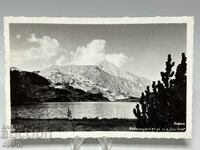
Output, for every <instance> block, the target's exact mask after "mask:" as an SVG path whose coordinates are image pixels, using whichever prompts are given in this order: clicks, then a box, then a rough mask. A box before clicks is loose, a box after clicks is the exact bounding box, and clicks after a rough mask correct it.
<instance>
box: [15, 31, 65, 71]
mask: <svg viewBox="0 0 200 150" xmlns="http://www.w3.org/2000/svg"><path fill="white" fill-rule="evenodd" d="M27 42H28V43H29V44H31V45H32V46H31V47H30V48H28V49H23V50H17V51H13V52H12V58H13V59H12V62H13V64H17V65H18V64H24V63H29V64H30V65H31V64H35V65H38V67H40V66H43V67H46V66H47V65H50V64H51V63H53V62H52V59H53V58H54V57H56V56H57V55H59V54H60V53H62V51H66V50H65V49H64V48H62V47H61V46H60V44H59V42H58V41H57V40H56V39H55V38H51V37H49V36H42V37H37V36H36V35H35V34H31V35H30V37H29V38H27ZM38 63H40V64H38Z"/></svg>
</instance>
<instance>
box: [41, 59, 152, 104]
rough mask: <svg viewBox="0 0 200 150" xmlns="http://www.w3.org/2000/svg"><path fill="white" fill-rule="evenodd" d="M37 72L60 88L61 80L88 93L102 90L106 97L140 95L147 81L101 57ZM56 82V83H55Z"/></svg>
mask: <svg viewBox="0 0 200 150" xmlns="http://www.w3.org/2000/svg"><path fill="white" fill-rule="evenodd" d="M38 74H39V75H40V76H43V77H45V78H46V79H48V80H50V81H51V82H52V86H54V87H55V88H60V89H62V88H63V86H62V85H64V84H65V83H68V84H69V85H70V86H72V87H74V88H76V89H81V90H83V91H85V92H90V93H102V94H103V96H104V97H107V98H108V99H109V100H110V101H116V100H119V99H126V98H128V97H140V94H141V92H142V91H144V89H146V86H147V85H149V84H150V81H149V80H147V79H145V78H142V77H138V76H136V75H133V74H131V73H128V72H125V71H122V70H120V69H119V68H118V67H116V66H115V65H114V64H112V63H110V62H108V61H103V62H101V63H100V64H99V65H85V66H81V65H62V66H52V67H49V68H46V69H44V70H41V71H40V72H39V73H38ZM57 84H59V86H58V85H57Z"/></svg>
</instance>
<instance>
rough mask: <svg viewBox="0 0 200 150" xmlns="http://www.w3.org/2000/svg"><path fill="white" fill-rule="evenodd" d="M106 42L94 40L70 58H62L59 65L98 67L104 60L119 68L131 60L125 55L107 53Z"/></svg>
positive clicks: (72, 53)
mask: <svg viewBox="0 0 200 150" xmlns="http://www.w3.org/2000/svg"><path fill="white" fill-rule="evenodd" d="M105 47H106V41H105V40H102V39H94V40H92V41H91V42H89V43H88V44H87V45H86V46H81V47H77V49H76V50H75V52H74V51H71V52H70V61H69V58H65V56H61V57H60V58H59V59H58V60H57V62H58V63H59V64H73V65H97V64H99V63H100V62H102V61H103V60H107V61H110V62H112V63H113V64H115V65H116V66H118V67H121V66H122V65H123V64H124V63H125V62H126V61H127V60H128V59H129V58H128V57H127V56H126V55H125V54H124V53H111V54H109V53H106V50H105Z"/></svg>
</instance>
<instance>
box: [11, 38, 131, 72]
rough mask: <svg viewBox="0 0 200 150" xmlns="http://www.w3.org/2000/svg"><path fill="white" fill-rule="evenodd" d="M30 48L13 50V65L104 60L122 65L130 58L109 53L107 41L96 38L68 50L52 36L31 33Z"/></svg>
mask: <svg viewBox="0 0 200 150" xmlns="http://www.w3.org/2000/svg"><path fill="white" fill-rule="evenodd" d="M27 42H28V43H29V44H31V45H32V46H31V47H30V48H28V49H23V50H16V51H12V57H11V59H12V61H11V62H12V65H13V66H16V67H19V68H21V69H25V70H40V69H43V68H46V67H49V66H51V65H67V64H73V65H97V64H99V63H100V62H102V61H103V60H107V61H110V62H112V63H113V64H115V65H116V66H118V67H121V66H122V65H123V64H124V63H126V61H128V60H129V58H128V56H126V55H125V54H124V53H107V52H106V49H105V47H106V41H105V40H101V39H94V40H92V41H90V42H89V43H88V44H86V46H80V47H77V48H76V50H75V51H67V50H66V49H64V48H63V47H62V46H61V45H60V44H59V42H58V41H57V40H56V39H55V38H52V37H49V36H43V37H37V36H36V35H35V34H31V35H30V37H29V38H27Z"/></svg>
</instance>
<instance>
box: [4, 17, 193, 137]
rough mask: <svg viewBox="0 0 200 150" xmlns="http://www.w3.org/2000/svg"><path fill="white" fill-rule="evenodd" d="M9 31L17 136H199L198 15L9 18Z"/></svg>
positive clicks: (9, 89)
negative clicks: (195, 120) (195, 121)
mask: <svg viewBox="0 0 200 150" xmlns="http://www.w3.org/2000/svg"><path fill="white" fill-rule="evenodd" d="M4 30H5V31H4V33H5V34H4V35H5V47H6V62H7V63H6V65H7V66H6V69H7V74H6V77H7V79H6V96H7V98H6V116H7V117H6V118H7V123H8V125H11V126H12V128H13V129H12V131H11V132H12V133H32V132H51V133H52V134H55V136H56V137H61V133H70V134H66V135H65V137H73V136H75V135H76V136H83V137H100V136H108V137H124V138H126V137H127V138H132V137H139V138H141V137H142V138H144V137H158V138H161V137H167V138H188V137H190V136H191V128H192V127H191V126H192V122H191V119H192V116H191V114H192V89H191V86H192V48H193V18H192V17H149V18H127V17H125V18H53V17H52V18H47V17H6V18H5V19H4ZM62 135H63V134H62Z"/></svg>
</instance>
